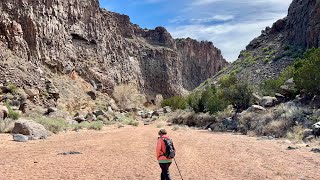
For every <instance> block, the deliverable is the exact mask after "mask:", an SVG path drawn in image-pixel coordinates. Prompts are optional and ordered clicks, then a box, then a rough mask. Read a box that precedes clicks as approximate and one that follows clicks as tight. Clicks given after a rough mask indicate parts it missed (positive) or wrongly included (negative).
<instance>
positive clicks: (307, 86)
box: [294, 49, 320, 94]
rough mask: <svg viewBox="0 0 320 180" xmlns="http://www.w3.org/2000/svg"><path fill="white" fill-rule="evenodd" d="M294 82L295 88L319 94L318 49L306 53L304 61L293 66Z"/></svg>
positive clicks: (319, 70) (319, 66)
mask: <svg viewBox="0 0 320 180" xmlns="http://www.w3.org/2000/svg"><path fill="white" fill-rule="evenodd" d="M295 69H296V70H295V73H294V81H295V83H296V85H297V88H298V89H300V90H306V92H308V93H311V94H320V73H319V72H320V49H310V50H308V51H306V53H305V55H304V59H301V60H299V61H298V62H297V63H296V64H295Z"/></svg>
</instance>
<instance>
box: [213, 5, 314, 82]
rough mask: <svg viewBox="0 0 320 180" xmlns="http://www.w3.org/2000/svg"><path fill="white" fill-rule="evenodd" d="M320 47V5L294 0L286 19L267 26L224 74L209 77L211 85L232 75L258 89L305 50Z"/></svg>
mask: <svg viewBox="0 0 320 180" xmlns="http://www.w3.org/2000/svg"><path fill="white" fill-rule="evenodd" d="M318 47H320V2H319V1H317V0H293V2H292V3H291V5H290V7H289V10H288V15H287V17H285V18H283V19H280V20H278V21H277V22H275V23H274V24H273V25H272V27H271V28H270V27H266V29H265V30H263V31H262V33H261V35H260V36H259V37H257V38H255V39H254V40H252V41H251V42H250V43H249V45H247V47H246V49H245V50H243V51H242V52H241V53H240V55H239V58H238V59H237V60H236V61H235V62H234V63H232V65H231V66H229V67H228V68H226V69H225V70H224V71H221V72H220V73H218V74H216V75H215V76H214V77H213V78H211V80H210V83H209V84H213V83H214V82H215V81H217V80H218V79H219V78H220V77H221V76H223V75H225V74H230V73H234V74H236V75H237V77H238V78H239V79H241V80H243V81H248V82H250V83H251V84H252V85H255V86H258V85H259V84H260V83H263V82H264V81H265V80H268V79H273V78H276V77H278V76H279V74H280V73H281V72H282V71H283V69H284V68H286V67H287V66H288V65H291V64H292V62H293V61H294V60H295V59H296V58H297V57H299V56H301V55H302V54H303V52H304V51H305V50H306V49H309V48H318Z"/></svg>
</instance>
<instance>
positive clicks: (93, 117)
mask: <svg viewBox="0 0 320 180" xmlns="http://www.w3.org/2000/svg"><path fill="white" fill-rule="evenodd" d="M85 119H86V121H89V122H92V121H96V120H97V117H96V116H95V115H94V114H92V113H89V114H88V115H87V116H86V118H85Z"/></svg>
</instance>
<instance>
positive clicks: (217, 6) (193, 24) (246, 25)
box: [167, 0, 292, 61]
mask: <svg viewBox="0 0 320 180" xmlns="http://www.w3.org/2000/svg"><path fill="white" fill-rule="evenodd" d="M291 1H292V0H237V1H235V0H194V1H192V2H191V3H189V4H187V5H186V6H184V8H183V10H182V11H181V12H180V14H179V16H178V17H177V18H175V19H173V20H171V21H170V23H171V24H169V25H168V26H167V28H168V30H169V32H170V33H171V34H172V35H173V37H175V38H179V37H184V38H186V37H191V38H194V39H198V40H209V41H212V42H213V44H214V45H215V46H216V47H217V48H219V49H221V51H222V54H223V56H224V57H225V58H226V59H227V60H228V61H234V60H236V59H237V57H238V55H239V52H240V51H241V50H243V49H245V47H246V45H248V43H249V42H250V41H251V40H253V39H254V38H255V37H257V36H259V35H260V34H261V30H263V29H264V28H265V27H266V26H271V25H272V24H273V23H274V22H275V21H276V20H278V19H280V18H283V17H285V16H286V13H287V9H288V7H289V4H290V3H291ZM182 17H183V18H182ZM186 20H188V21H186Z"/></svg>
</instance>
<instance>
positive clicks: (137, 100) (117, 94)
mask: <svg viewBox="0 0 320 180" xmlns="http://www.w3.org/2000/svg"><path fill="white" fill-rule="evenodd" d="M113 96H114V98H115V99H116V101H117V104H118V106H119V108H121V109H126V108H137V107H141V106H143V104H144V103H145V102H146V101H147V100H146V97H145V96H144V95H142V94H140V93H139V92H138V90H137V88H136V87H135V86H133V85H131V84H128V85H119V86H116V87H115V88H114V92H113Z"/></svg>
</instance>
